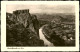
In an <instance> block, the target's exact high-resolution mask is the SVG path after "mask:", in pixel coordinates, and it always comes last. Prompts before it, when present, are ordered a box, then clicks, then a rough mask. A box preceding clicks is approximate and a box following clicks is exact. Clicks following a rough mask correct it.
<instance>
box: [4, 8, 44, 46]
mask: <svg viewBox="0 0 80 52" xmlns="http://www.w3.org/2000/svg"><path fill="white" fill-rule="evenodd" d="M6 42H7V44H6V45H7V46H42V45H44V42H43V41H42V40H40V38H39V22H38V20H37V16H36V15H31V14H30V13H29V9H26V10H16V11H13V13H12V14H11V13H6Z"/></svg>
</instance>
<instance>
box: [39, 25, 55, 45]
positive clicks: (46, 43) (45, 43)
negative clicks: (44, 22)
mask: <svg viewBox="0 0 80 52" xmlns="http://www.w3.org/2000/svg"><path fill="white" fill-rule="evenodd" d="M43 27H44V26H43ZM43 27H41V28H40V29H39V37H40V39H41V40H43V41H44V45H45V46H54V45H53V43H51V42H50V41H48V40H47V39H46V38H45V36H44V34H43V32H42V29H43Z"/></svg>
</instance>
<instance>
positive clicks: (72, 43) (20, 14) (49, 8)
mask: <svg viewBox="0 0 80 52" xmlns="http://www.w3.org/2000/svg"><path fill="white" fill-rule="evenodd" d="M3 3H4V2H3ZM15 3H16V4H15ZM15 3H14V4H12V3H11V4H10V3H8V4H7V3H6V4H5V7H4V8H5V10H4V11H5V12H4V13H5V14H4V17H5V18H6V19H5V20H2V21H4V24H5V25H4V26H1V28H2V27H5V28H4V29H3V31H1V32H4V33H2V34H1V38H2V36H3V37H4V38H2V39H4V41H2V43H3V42H5V43H4V44H5V45H4V46H6V47H7V48H6V49H9V50H10V49H11V48H9V47H12V49H15V48H13V47H54V48H55V47H69V48H70V47H73V48H75V47H77V45H79V43H78V38H77V37H79V34H77V33H79V32H77V31H78V30H79V29H78V28H79V26H77V24H76V23H79V22H78V20H77V19H79V16H78V15H77V14H79V13H78V12H79V11H78V12H77V10H76V8H77V9H78V8H79V7H78V6H77V5H78V4H77V5H75V3H78V2H72V4H71V3H70V2H68V3H69V4H66V3H63V4H61V3H57V2H56V3H54V2H51V3H49V2H47V3H49V4H47V3H46V2H42V3H39V2H36V4H35V2H32V4H30V3H28V2H27V4H26V2H24V4H22V2H21V4H17V2H15ZM53 3H54V4H53ZM73 3H74V4H73ZM3 6H4V5H3ZM2 11H3V10H2ZM2 15H3V14H2ZM4 17H2V18H4ZM78 25H79V24H78ZM76 29H77V30H76ZM3 34H4V35H5V36H4V35H3ZM2 39H1V40H2ZM78 48H79V47H78ZM6 49H5V50H6ZM17 49H18V48H17ZM23 49H24V48H23Z"/></svg>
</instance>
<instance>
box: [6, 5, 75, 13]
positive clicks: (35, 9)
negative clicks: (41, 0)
mask: <svg viewBox="0 0 80 52" xmlns="http://www.w3.org/2000/svg"><path fill="white" fill-rule="evenodd" d="M20 9H29V11H30V13H49V14H52V13H75V7H74V5H45V4H44V5H43V4H40V5H7V6H6V12H9V13H12V12H13V11H15V10H20Z"/></svg>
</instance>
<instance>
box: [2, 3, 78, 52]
mask: <svg viewBox="0 0 80 52" xmlns="http://www.w3.org/2000/svg"><path fill="white" fill-rule="evenodd" d="M7 4H10V5H11V4H52V5H53V4H59V5H60V4H61V5H62V4H71V5H72V4H73V5H75V13H76V19H75V20H76V22H75V23H76V46H75V47H22V48H24V49H7V47H6V5H7ZM17 48H21V47H17ZM1 51H79V1H1Z"/></svg>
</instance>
